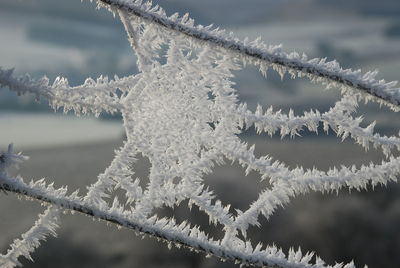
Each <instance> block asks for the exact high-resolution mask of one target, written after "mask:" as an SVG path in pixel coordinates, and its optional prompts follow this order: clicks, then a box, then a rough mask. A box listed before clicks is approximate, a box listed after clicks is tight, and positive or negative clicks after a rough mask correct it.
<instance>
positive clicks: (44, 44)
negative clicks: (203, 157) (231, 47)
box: [0, 0, 400, 268]
mask: <svg viewBox="0 0 400 268" xmlns="http://www.w3.org/2000/svg"><path fill="white" fill-rule="evenodd" d="M154 2H156V3H158V4H160V5H161V6H162V7H164V8H165V9H166V10H167V12H168V13H169V14H172V13H174V12H179V13H185V12H189V13H190V14H191V17H192V18H194V19H195V21H196V22H197V23H200V24H204V25H208V24H211V23H213V24H214V25H216V26H221V27H223V28H226V29H227V30H229V31H233V32H235V33H236V34H237V35H238V36H241V37H246V36H248V37H250V38H255V37H257V36H261V37H262V39H263V40H264V41H265V42H266V43H269V44H280V43H282V44H283V48H284V49H285V50H286V51H293V50H296V51H298V52H300V53H301V52H305V53H307V54H308V55H309V57H310V58H312V57H327V58H328V59H329V60H333V59H337V60H338V61H339V62H340V63H341V64H342V65H343V67H345V68H353V69H359V68H361V69H362V70H363V71H369V70H374V69H379V70H380V74H379V78H382V79H385V80H387V81H392V80H398V79H399V75H400V2H399V1H396V0H381V1H372V0H354V1H344V0H336V1H328V0H298V1H291V0H280V1H276V0H248V1H241V0H218V1H214V0H213V1H211V0H203V1H194V0H158V1H154ZM0 36H1V42H0V66H3V67H5V68H15V72H16V73H17V74H25V73H30V74H31V75H32V76H33V77H35V78H39V77H41V76H43V75H47V76H48V77H49V78H50V79H51V80H53V79H55V78H56V77H57V76H64V77H68V79H69V81H70V84H71V85H78V84H80V83H82V82H83V81H84V80H85V78H87V77H93V78H95V77H98V76H100V75H102V74H103V75H108V76H110V77H113V76H114V75H118V76H119V77H122V76H125V75H128V74H132V73H136V72H137V68H136V65H135V62H136V58H135V55H134V53H133V52H132V51H131V48H130V46H129V43H128V41H127V38H126V35H125V33H124V30H123V26H122V25H121V23H120V22H119V20H118V18H114V17H113V16H112V15H111V14H110V13H109V12H106V11H104V10H96V9H95V6H94V4H91V3H89V1H84V2H83V3H81V2H80V1H79V0H70V1H62V0H24V1H15V0H2V1H1V2H0ZM235 82H236V83H237V90H238V94H239V96H240V100H241V101H243V102H248V104H249V107H251V108H255V107H256V105H257V103H259V104H261V105H262V106H263V107H268V106H270V105H273V106H274V108H275V109H282V110H284V111H287V110H288V109H289V108H290V107H291V108H294V109H295V112H296V113H302V112H303V111H305V110H309V109H310V108H312V109H315V108H317V109H319V110H320V111H326V110H327V109H329V107H331V106H332V105H333V103H334V102H335V101H336V100H337V99H338V98H339V96H340V94H339V92H338V91H336V90H335V89H331V90H328V91H327V90H324V89H323V88H321V86H320V85H314V84H311V83H310V82H308V81H307V80H303V79H295V80H290V79H289V78H288V77H286V78H284V79H283V80H282V81H281V78H280V77H279V75H278V74H276V73H273V72H272V71H271V72H269V73H268V77H267V78H264V77H262V75H261V74H259V73H258V71H257V70H255V69H254V68H251V67H246V68H245V69H244V70H241V71H239V72H237V74H236V77H235ZM359 114H360V115H361V114H364V117H365V125H367V124H368V123H370V122H372V121H374V120H376V121H377V126H376V130H377V131H378V132H380V133H382V134H386V135H394V134H397V133H398V132H399V127H400V120H399V114H398V113H397V114H396V113H393V112H390V111H389V110H388V109H386V108H379V106H378V105H374V104H367V105H361V107H360V109H359ZM0 125H1V129H0V150H2V149H6V146H7V145H8V143H10V142H14V143H15V147H16V149H17V150H18V151H23V152H24V154H25V155H28V156H30V157H31V159H30V160H29V161H27V162H25V163H24V164H23V165H22V166H21V168H20V170H18V173H19V174H21V175H22V176H23V177H24V178H25V179H27V180H30V179H31V178H35V179H39V178H42V177H45V178H47V179H48V180H49V181H55V184H56V185H57V186H61V185H68V186H69V187H70V189H71V190H75V189H77V188H81V191H80V192H81V193H84V192H85V190H86V186H87V185H90V184H91V183H93V182H95V180H96V176H97V174H99V173H100V172H102V171H103V170H104V169H105V167H107V165H108V163H110V161H111V160H112V158H113V154H114V150H115V149H117V148H118V147H119V146H120V145H121V144H122V141H123V138H124V134H123V133H124V131H123V128H122V123H121V120H120V118H119V116H118V115H114V116H109V115H102V116H101V117H100V119H97V118H93V117H91V116H85V117H81V118H76V117H75V116H73V115H62V113H61V112H57V113H54V111H53V110H52V109H50V108H49V107H48V105H47V103H46V102H45V100H42V101H41V102H39V103H38V102H36V101H35V100H34V97H33V96H28V95H27V96H22V97H17V96H16V95H15V94H14V93H12V92H10V91H8V90H7V89H2V90H0ZM302 136H303V137H302V138H296V139H294V140H291V139H284V140H282V141H281V140H280V138H279V137H272V138H269V137H267V136H265V135H261V136H258V135H255V133H254V131H253V130H252V129H250V130H249V131H247V132H246V133H244V134H243V135H242V136H241V138H242V139H243V140H245V141H247V142H249V144H256V153H257V154H258V155H263V154H269V155H271V156H272V157H274V159H278V160H281V161H283V162H285V163H286V164H287V165H289V166H290V167H296V166H297V165H303V166H304V167H306V168H311V167H313V166H316V167H318V168H320V169H323V170H327V169H328V168H329V167H332V166H340V165H351V164H356V165H358V166H359V165H361V164H367V163H369V162H371V161H372V162H374V163H379V162H380V161H381V160H382V159H383V155H382V154H381V153H380V152H379V151H375V150H373V149H371V150H370V151H368V152H365V151H364V150H363V149H360V148H359V147H358V146H356V145H354V144H353V142H352V141H351V140H346V141H344V142H341V141H340V139H337V138H335V137H334V136H333V135H325V134H324V133H322V132H321V133H320V134H319V135H318V136H316V135H315V134H310V133H307V132H303V133H302ZM146 161H147V160H146V159H141V161H139V162H138V164H137V165H136V166H135V167H136V170H137V174H136V175H137V176H139V177H142V178H146V174H148V169H149V163H148V162H146ZM205 182H206V184H208V185H210V188H212V189H214V191H215V193H216V195H217V196H218V197H219V198H220V199H221V200H222V201H223V202H224V203H231V204H232V205H233V206H234V207H238V208H240V209H245V208H246V207H247V206H248V205H249V203H250V202H251V201H252V200H254V199H255V198H257V196H258V193H259V192H260V191H261V190H262V189H263V188H265V187H266V186H267V183H265V182H262V183H260V182H259V177H258V176H257V174H255V173H251V174H250V175H249V176H247V177H245V176H244V171H243V170H242V169H241V168H240V167H238V166H236V165H234V166H231V165H230V164H226V165H222V166H219V167H216V168H215V171H214V172H213V174H212V175H209V176H207V177H206V178H205ZM0 209H1V211H3V213H1V215H0V226H1V228H2V230H3V232H2V233H1V235H0V250H1V252H2V253H5V252H6V251H7V247H8V245H9V244H10V243H11V242H12V241H13V240H14V239H15V238H17V237H19V236H20V234H21V233H22V232H24V231H25V230H27V229H29V228H30V226H31V225H32V224H33V222H34V221H35V220H36V218H37V214H38V213H39V212H41V211H42V210H43V207H40V205H39V204H36V203H35V202H30V201H26V200H19V199H18V198H17V197H16V196H14V195H11V194H9V195H5V194H1V195H0ZM160 214H162V215H172V214H174V215H175V217H176V218H177V219H178V221H182V220H184V219H190V221H191V222H192V223H194V224H199V225H201V226H202V227H204V229H209V231H210V232H211V233H212V234H213V236H215V237H219V236H221V233H222V232H221V230H220V228H219V227H220V226H216V227H213V226H211V227H207V226H208V219H207V217H206V216H205V215H203V214H202V213H201V212H199V211H197V210H196V209H193V210H192V211H189V210H188V209H187V208H185V205H184V204H182V205H181V206H180V207H179V208H177V209H176V210H175V211H170V210H167V209H166V210H162V211H160ZM399 224H400V187H399V186H398V185H397V184H394V183H391V184H389V185H388V186H387V187H377V188H376V189H375V190H374V191H369V192H362V193H354V192H353V193H352V194H351V195H350V194H349V193H348V192H346V191H343V192H340V193H339V194H338V195H336V194H331V195H324V196H323V195H320V194H310V195H307V196H300V197H298V198H296V199H295V200H293V201H292V203H291V204H290V205H288V206H287V207H286V208H284V209H279V210H278V211H277V212H276V214H275V215H273V216H272V217H271V219H269V220H268V221H267V220H265V219H262V226H263V227H262V229H258V228H253V229H251V230H250V233H249V236H250V238H251V239H252V240H253V242H258V241H263V242H265V243H268V244H272V243H275V244H277V245H278V246H281V247H283V248H284V249H285V250H286V251H287V250H288V248H289V247H290V246H294V247H295V248H297V247H299V246H300V247H301V248H302V249H303V252H305V251H315V252H316V253H317V254H318V255H319V256H321V257H322V259H324V260H326V261H327V262H329V264H334V262H335V261H338V262H349V261H351V260H352V259H354V261H355V263H356V264H357V265H358V267H363V265H364V264H368V265H369V267H370V268H375V267H376V268H379V267H386V268H387V267H393V268H395V267H399V266H400V255H399V254H398V253H399V252H400V229H399ZM58 233H59V237H58V238H56V239H54V238H50V239H49V241H48V242H46V243H43V245H42V246H41V247H40V249H39V250H38V251H37V252H35V253H34V254H33V256H32V257H33V259H34V260H35V262H33V263H32V262H29V261H25V260H24V261H23V263H24V267H118V268H119V267H121V268H125V267H202V268H205V267H234V264H233V263H230V262H228V263H222V262H219V261H218V260H216V259H215V258H210V259H206V258H205V257H204V256H203V255H202V254H195V253H191V252H190V251H188V250H183V249H181V250H177V249H172V250H168V249H167V247H166V246H165V245H164V244H161V243H159V242H157V241H156V240H154V239H151V238H146V239H144V240H142V239H141V238H140V237H138V236H135V235H134V233H133V232H130V231H127V230H117V229H116V228H115V227H110V226H106V224H105V223H103V222H97V221H92V220H91V219H89V218H86V217H84V216H82V215H66V216H64V217H63V221H62V226H61V228H60V230H59V232H58Z"/></svg>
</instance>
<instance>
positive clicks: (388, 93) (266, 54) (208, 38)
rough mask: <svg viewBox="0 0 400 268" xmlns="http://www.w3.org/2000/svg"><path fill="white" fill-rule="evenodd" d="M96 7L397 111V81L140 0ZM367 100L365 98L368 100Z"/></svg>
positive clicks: (111, 0) (105, 1) (112, 0)
mask: <svg viewBox="0 0 400 268" xmlns="http://www.w3.org/2000/svg"><path fill="white" fill-rule="evenodd" d="M97 2H98V3H99V4H100V5H103V6H104V5H105V6H108V7H111V8H112V9H117V10H122V12H126V13H129V14H132V15H134V16H137V17H139V18H141V19H143V20H145V21H146V22H148V23H153V24H157V25H159V26H161V27H164V28H166V29H168V30H172V31H175V32H179V33H180V34H183V35H185V36H187V37H189V38H191V39H194V40H197V41H200V42H204V43H206V44H211V45H214V46H217V47H220V48H223V49H226V50H228V51H231V52H233V53H234V54H236V55H237V56H241V57H243V60H244V61H246V62H249V61H250V62H253V63H254V64H256V65H257V66H259V67H260V71H262V72H263V73H265V72H266V70H267V69H268V67H272V68H273V69H275V70H277V71H278V72H279V73H280V74H281V75H283V74H284V73H285V72H287V71H288V72H289V73H290V74H291V75H292V76H300V77H302V76H307V77H309V78H310V79H311V80H312V81H315V82H320V83H323V84H325V85H326V86H327V87H333V86H335V87H339V88H341V89H342V90H350V89H356V90H357V91H359V93H362V95H363V97H365V98H366V99H367V100H368V99H371V98H372V97H374V98H375V99H376V100H378V102H380V103H383V104H386V105H389V106H390V107H391V108H392V109H393V110H396V111H399V109H400V108H399V106H400V88H398V87H396V85H397V81H394V82H385V81H384V80H377V79H376V78H375V77H376V75H377V72H376V71H374V72H367V73H365V74H363V73H362V72H361V70H357V71H353V70H351V69H342V68H341V67H340V65H339V64H338V63H337V62H336V61H332V62H326V59H318V58H315V59H311V60H309V59H308V57H307V56H306V55H305V54H303V55H301V56H300V55H299V54H298V53H296V52H294V53H290V54H288V53H286V52H284V51H282V49H281V47H280V46H267V45H265V44H264V43H262V42H261V41H260V40H259V39H257V40H255V41H253V42H249V41H248V40H245V41H241V40H239V39H238V38H236V37H234V36H233V34H226V33H225V32H224V31H221V30H219V29H212V28H211V27H210V26H208V27H204V26H202V25H198V26H194V22H193V20H191V19H189V17H188V15H187V14H186V15H185V16H183V17H182V18H179V17H178V16H177V14H174V15H172V16H170V17H168V16H167V15H166V14H165V12H164V10H162V9H161V8H159V7H158V6H155V7H153V6H152V4H151V2H147V1H146V2H145V3H144V4H143V3H142V0H97ZM365 95H367V96H365ZM368 96H369V97H368Z"/></svg>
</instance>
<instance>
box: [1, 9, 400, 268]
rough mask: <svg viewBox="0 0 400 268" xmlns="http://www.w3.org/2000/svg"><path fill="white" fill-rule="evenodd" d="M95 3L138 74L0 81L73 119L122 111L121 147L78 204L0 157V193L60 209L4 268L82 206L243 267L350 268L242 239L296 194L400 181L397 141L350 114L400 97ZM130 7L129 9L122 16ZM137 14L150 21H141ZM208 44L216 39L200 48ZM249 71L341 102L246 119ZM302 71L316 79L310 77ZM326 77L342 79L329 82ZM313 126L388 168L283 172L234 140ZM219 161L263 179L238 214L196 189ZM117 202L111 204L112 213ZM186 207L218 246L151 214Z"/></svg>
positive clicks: (370, 80)
mask: <svg viewBox="0 0 400 268" xmlns="http://www.w3.org/2000/svg"><path fill="white" fill-rule="evenodd" d="M101 2H103V4H104V3H106V4H110V3H109V2H111V4H112V7H111V10H112V11H113V12H114V13H116V14H118V15H119V16H120V18H121V20H122V22H123V24H124V26H125V29H126V31H127V33H128V39H129V41H130V44H131V46H132V48H133V49H134V51H135V52H136V55H137V58H138V67H139V71H140V72H139V74H137V75H132V76H129V77H124V78H118V77H115V79H114V80H110V79H108V78H106V77H100V78H98V79H97V80H93V79H87V80H86V81H85V83H84V84H83V85H81V86H78V87H70V86H69V84H68V81H67V80H66V79H64V78H58V79H56V81H55V82H54V83H53V84H52V85H50V84H49V81H48V79H47V78H42V79H40V80H33V79H31V78H30V77H29V76H25V77H20V78H18V77H15V76H14V75H13V72H12V70H3V69H0V84H1V85H3V86H6V87H9V88H10V89H11V90H14V91H16V92H18V93H19V94H25V93H33V94H36V95H37V97H38V98H39V97H44V98H46V99H48V101H49V103H50V105H51V106H52V107H54V108H55V109H58V108H59V107H64V110H65V111H69V110H73V111H74V112H75V113H76V114H80V113H93V114H95V115H99V114H100V113H102V112H106V113H115V112H121V113H122V115H123V122H124V127H125V131H126V137H127V139H126V141H125V142H124V145H123V147H122V148H120V149H119V151H117V152H116V155H115V158H114V160H113V161H112V163H111V165H110V166H109V167H108V168H107V169H106V170H105V172H104V173H102V174H100V175H99V177H98V181H97V182H96V183H94V184H93V185H91V186H90V187H89V188H88V192H87V194H86V195H85V196H79V194H78V193H77V192H74V193H73V194H72V195H68V194H67V189H66V188H61V189H54V188H53V186H52V185H47V184H46V183H45V181H42V180H41V181H36V182H33V181H32V182H31V183H29V184H26V183H24V182H23V180H22V178H19V177H17V178H11V177H10V175H9V174H8V171H7V170H8V167H9V165H10V163H18V162H20V161H22V160H24V159H23V157H22V156H21V155H16V154H14V153H13V151H12V148H10V149H9V151H8V152H7V153H4V154H2V159H0V160H1V163H0V171H1V172H0V175H1V176H0V178H1V181H2V183H3V187H2V188H3V189H5V188H7V187H5V186H4V185H8V187H10V188H13V189H20V190H19V193H22V194H24V193H25V192H26V193H31V192H33V194H31V196H32V195H34V194H36V195H42V196H45V197H46V198H47V199H46V200H45V201H48V200H50V201H52V202H50V203H52V204H55V205H56V206H53V207H51V208H49V209H48V210H46V212H45V213H44V214H43V215H41V216H40V218H39V220H38V221H37V222H36V224H35V226H34V227H32V229H31V230H30V231H28V232H27V233H26V234H24V235H23V236H22V240H16V241H15V242H14V243H13V245H12V246H11V248H10V249H9V251H8V253H7V254H6V255H2V256H1V257H0V264H2V267H3V266H4V267H14V266H15V265H17V264H19V262H18V257H19V256H21V255H23V256H26V257H29V254H30V252H31V251H32V250H33V249H34V248H35V247H37V246H38V243H39V242H38V241H39V240H41V239H43V238H44V237H45V236H46V235H48V234H53V233H54V229H55V227H56V226H57V225H58V218H59V217H58V211H59V209H58V208H57V206H58V207H64V208H72V209H75V208H76V207H78V208H80V210H78V211H81V212H84V213H86V212H87V211H86V212H85V211H83V210H85V209H86V210H87V208H90V213H87V214H90V215H92V216H94V217H98V218H102V219H107V217H112V218H113V219H114V220H115V221H118V220H119V221H120V222H122V224H121V225H123V226H130V225H129V223H130V222H135V223H137V226H139V227H138V228H136V230H139V231H141V232H144V233H147V234H151V235H155V236H157V237H159V238H162V239H165V240H167V241H169V242H170V243H173V244H177V245H184V246H187V247H190V248H193V249H196V250H201V251H204V252H206V253H208V254H212V255H216V256H218V257H220V258H222V259H232V260H236V261H238V262H239V263H241V264H252V265H257V266H271V267H299V268H300V267H336V268H338V267H346V268H349V267H353V266H354V265H353V263H350V264H347V265H343V264H336V265H334V266H329V265H326V264H325V263H324V262H323V261H322V260H321V259H319V258H318V257H316V258H315V259H314V254H313V253H307V254H302V253H301V251H300V250H298V251H293V250H290V252H289V253H288V254H284V253H283V252H282V250H280V249H279V248H277V247H276V246H267V247H264V246H262V245H261V244H260V243H259V244H257V245H256V246H254V244H253V243H252V242H250V241H247V240H246V231H247V230H248V228H249V227H250V226H253V225H256V226H259V225H260V223H259V217H260V215H263V216H264V217H266V218H269V217H270V216H271V215H272V214H273V213H274V211H275V210H276V209H277V207H278V206H281V205H285V204H287V203H288V202H289V201H290V199H291V198H293V197H295V196H297V195H299V194H305V193H307V192H310V191H321V192H332V191H338V190H339V189H341V188H343V187H346V188H349V189H357V190H360V189H365V188H366V187H367V186H368V185H377V184H386V183H387V182H388V181H390V180H393V181H395V180H396V177H397V176H398V175H399V173H400V158H399V157H395V156H394V152H396V151H398V150H399V149H400V138H399V137H398V136H391V137H387V136H383V135H380V134H378V133H374V124H375V123H373V124H371V125H369V126H367V127H363V126H362V118H359V117H354V116H353V114H354V112H356V110H357V107H358V103H359V101H361V100H367V101H368V100H372V101H378V102H379V103H381V104H383V105H387V106H388V107H390V108H391V109H393V110H394V111H396V112H397V111H398V110H399V108H398V104H399V100H400V93H399V89H398V88H395V83H386V82H384V81H377V80H375V76H376V72H368V73H366V74H362V73H361V72H360V71H352V70H343V69H342V68H340V66H339V65H338V64H337V63H336V62H326V61H325V60H324V59H312V60H308V59H307V57H306V56H305V55H302V56H300V55H299V54H297V53H292V54H286V53H284V52H283V51H282V50H281V48H280V47H279V46H266V45H265V44H263V43H262V42H261V41H260V40H258V39H257V40H255V41H253V42H249V41H247V40H246V41H244V42H242V43H241V42H239V41H238V39H235V38H234V37H233V35H232V34H226V33H225V32H224V31H220V30H219V29H213V28H212V27H211V26H208V27H203V26H195V25H194V21H193V20H191V19H190V18H189V17H188V16H187V15H185V16H183V17H179V16H178V15H176V14H175V15H172V16H170V17H167V16H166V15H165V12H164V11H163V10H162V9H161V8H159V7H153V6H152V5H151V4H150V3H149V2H145V3H142V2H141V1H101ZM113 3H114V4H113ZM121 6H122V7H121ZM126 6H127V7H128V8H123V7H126ZM135 10H139V11H141V12H143V14H147V15H146V16H142V15H141V14H142V13H140V14H139V13H137V12H136V13H135V12H134V11H135ZM152 16H153V17H152ZM155 18H156V19H155ZM157 18H158V19H160V18H161V19H164V20H165V21H167V22H168V23H170V25H178V26H180V27H181V29H184V30H185V29H186V32H185V31H183V30H179V29H176V27H175V26H174V27H175V28H174V27H166V25H162V24H161V25H160V23H159V22H158V21H157ZM167 26H168V25H167ZM178 28H179V27H178ZM187 29H189V30H190V29H192V31H193V33H197V34H198V36H200V37H201V38H200V39H199V38H196V36H195V35H194V34H193V33H191V32H190V31H189V32H187ZM188 33H189V34H188ZM193 36H194V37H193ZM203 37H204V38H203ZM211 39H212V40H213V41H212V42H207V40H211ZM229 44H231V46H230V47H234V45H235V44H236V45H237V44H240V45H241V46H243V47H245V48H247V49H249V51H261V52H262V53H263V55H267V56H268V57H269V58H268V59H270V60H268V59H259V58H256V59H255V58H254V57H250V56H249V55H247V54H243V53H241V50H240V49H239V51H233V50H232V49H230V47H229V46H228V45H229ZM239 47H240V46H239ZM266 58H267V57H266ZM277 59H284V60H283V61H282V62H286V64H284V65H282V64H281V63H279V62H278V60H277ZM246 64H251V65H255V66H256V67H258V68H259V69H260V71H261V72H262V73H263V74H266V72H267V70H268V68H272V69H274V70H276V71H278V72H279V73H280V74H281V75H284V74H285V73H286V72H289V74H290V75H291V76H292V77H293V78H294V77H308V78H310V79H311V80H312V81H313V82H316V83H321V84H323V85H325V86H326V87H339V88H340V89H341V91H342V93H343V96H342V99H341V100H339V101H338V102H336V103H335V105H334V106H333V107H332V108H330V109H329V110H328V111H327V112H324V113H322V112H319V111H317V110H310V111H308V112H304V113H303V114H302V115H295V113H294V111H292V110H290V112H289V113H287V114H285V113H283V112H281V111H274V110H273V109H272V108H268V109H265V108H263V107H261V106H258V107H257V109H256V111H255V112H253V111H250V110H249V109H248V108H247V106H246V104H245V103H240V102H239V99H238V96H237V92H236V90H235V88H234V83H233V82H232V78H233V77H234V74H233V71H238V70H240V69H242V68H243V67H244V66H245V65H246ZM299 66H300V67H301V68H300V67H299ZM307 68H309V69H311V68H314V69H315V70H317V71H318V72H317V71H315V72H314V71H313V72H311V71H307V70H308V69H307ZM321 73H322V74H323V75H321ZM332 74H334V75H336V76H338V77H339V78H340V79H337V80H335V79H332V76H333V75H332ZM329 75H331V76H329ZM346 81H351V84H349V82H346ZM357 85H361V86H357ZM363 88H369V89H371V90H370V91H368V90H367V92H364V91H363V90H360V89H363ZM371 91H372V92H371ZM321 124H322V125H323V128H324V130H325V131H328V130H329V129H332V130H333V131H334V132H335V133H336V134H337V136H338V137H339V138H341V139H345V138H347V137H350V138H351V139H353V140H354V141H355V142H356V143H357V144H359V145H360V146H362V147H364V148H365V149H368V148H369V146H371V145H372V146H374V147H375V148H380V149H381V150H382V151H383V153H384V154H385V156H386V159H385V161H383V162H382V163H381V164H378V165H375V164H370V165H368V166H361V167H360V168H356V167H355V166H352V167H340V168H333V169H330V170H328V171H321V170H318V169H310V170H305V169H303V168H301V167H299V168H295V169H289V168H288V167H287V166H286V165H285V164H284V163H281V162H279V161H274V160H273V159H272V158H271V157H269V156H268V155H267V156H262V157H256V156H255V154H254V150H255V148H254V146H252V147H249V146H248V145H247V144H246V143H245V142H243V141H242V140H241V139H240V138H239V136H238V135H239V134H240V133H242V132H243V131H245V130H246V129H248V128H250V127H254V128H255V129H256V130H257V132H258V133H267V134H269V135H274V134H275V133H279V134H280V135H281V136H282V137H284V136H287V135H290V136H291V137H295V136H296V135H297V134H298V133H299V132H301V131H302V130H303V129H308V130H309V131H312V132H317V130H318V126H319V125H321ZM138 155H142V156H144V157H145V158H147V159H148V160H149V162H150V164H151V168H150V173H149V177H148V183H147V185H146V186H145V187H142V186H141V182H140V179H139V178H135V175H134V174H135V173H134V172H135V165H134V163H135V161H136V157H137V156H138ZM224 160H230V161H232V162H233V161H235V162H238V163H239V164H240V165H242V166H243V167H244V168H245V169H246V173H248V172H250V171H256V172H258V173H259V174H260V179H261V180H264V179H268V180H269V182H270V186H269V187H267V188H266V189H264V190H262V191H261V193H260V194H259V197H258V198H257V199H256V200H254V202H252V203H251V204H250V205H249V207H248V209H247V210H245V211H240V210H239V209H235V208H231V206H230V205H229V204H226V203H224V201H223V200H218V199H217V197H215V194H214V193H213V192H212V190H210V189H209V187H208V186H207V185H205V183H204V180H203V178H204V176H205V175H206V174H209V173H211V172H212V169H213V167H214V166H215V165H219V164H221V163H223V161H224ZM21 189H22V190H21ZM6 190H7V189H6ZM117 190H122V191H124V193H125V195H126V200H127V202H126V203H125V204H123V203H121V202H120V201H119V200H118V197H116V196H115V195H114V193H115V191H117ZM24 191H25V192H24ZM17 192H18V191H17ZM113 197H114V201H113V203H112V204H109V200H110V198H113ZM42 200H43V199H42ZM183 201H188V205H189V207H191V206H196V207H198V209H199V210H201V211H203V212H205V213H206V214H207V215H208V217H209V219H210V222H212V223H215V224H220V225H221V226H222V229H223V232H224V236H223V238H222V239H221V240H215V239H213V238H212V237H210V236H209V235H208V234H207V233H205V232H204V231H202V230H201V229H200V228H199V227H197V226H191V225H190V223H188V222H182V223H177V222H176V221H175V220H174V219H173V218H159V217H158V216H157V214H156V211H157V209H159V208H162V207H166V206H167V207H172V208H174V207H176V206H178V205H179V204H181V203H182V202H183ZM110 215H111V216H110Z"/></svg>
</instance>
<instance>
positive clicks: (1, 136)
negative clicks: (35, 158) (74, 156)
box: [0, 113, 124, 150]
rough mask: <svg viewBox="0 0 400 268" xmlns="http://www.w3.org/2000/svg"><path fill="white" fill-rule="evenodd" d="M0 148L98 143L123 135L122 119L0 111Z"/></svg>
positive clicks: (32, 147)
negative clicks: (7, 144) (11, 144)
mask: <svg viewBox="0 0 400 268" xmlns="http://www.w3.org/2000/svg"><path fill="white" fill-rule="evenodd" d="M0 125H1V126H2V129H1V132H0V141H1V145H2V146H1V147H2V148H5V147H6V144H4V142H6V143H14V144H15V146H16V148H17V149H19V150H27V149H39V148H42V149H45V148H49V147H61V146H67V145H71V144H73V145H79V144H88V143H99V142H104V141H110V140H116V139H118V138H120V137H122V135H123V133H124V130H123V126H122V122H118V121H104V120H103V121H101V120H99V119H96V118H91V117H75V116H71V115H67V116H63V115H59V114H57V115H56V114H27V113H1V114H0Z"/></svg>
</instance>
